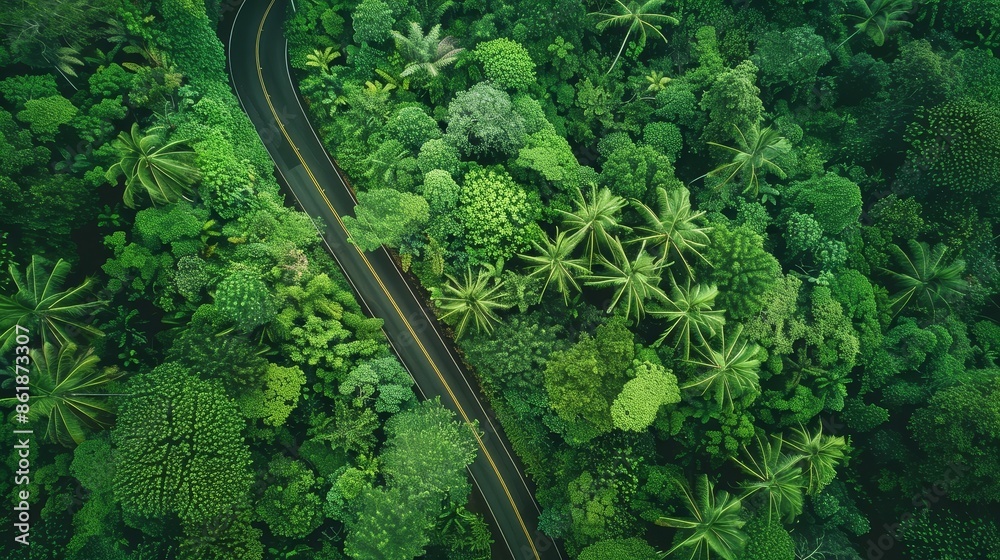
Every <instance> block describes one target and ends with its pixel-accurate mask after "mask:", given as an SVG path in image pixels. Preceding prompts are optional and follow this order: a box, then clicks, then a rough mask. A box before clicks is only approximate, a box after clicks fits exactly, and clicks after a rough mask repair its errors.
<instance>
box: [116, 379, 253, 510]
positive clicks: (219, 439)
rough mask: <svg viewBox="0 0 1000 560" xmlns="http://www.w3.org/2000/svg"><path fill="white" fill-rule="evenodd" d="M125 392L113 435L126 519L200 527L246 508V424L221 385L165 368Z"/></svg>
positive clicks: (119, 495) (119, 493) (118, 492)
mask: <svg viewBox="0 0 1000 560" xmlns="http://www.w3.org/2000/svg"><path fill="white" fill-rule="evenodd" d="M127 387H128V392H129V394H131V395H132V396H131V397H129V398H127V399H124V400H123V401H122V402H121V404H120V405H119V409H118V420H117V424H116V426H115V428H114V429H113V430H112V432H111V440H112V442H113V444H114V458H115V474H114V492H115V496H116V498H117V499H118V500H119V501H120V503H121V506H122V510H123V511H124V512H125V513H126V514H128V515H129V516H133V518H134V519H142V518H152V519H156V518H161V519H162V518H167V517H169V516H177V517H179V518H180V519H181V520H183V521H186V522H190V523H199V522H204V521H206V520H208V519H210V518H212V517H213V516H216V515H219V514H222V513H223V512H225V511H227V510H229V509H230V508H233V507H237V506H239V505H241V504H244V503H246V500H247V498H248V492H249V490H250V481H251V477H250V472H249V470H248V469H247V466H248V465H249V463H250V453H249V450H248V449H247V447H246V444H245V443H244V442H243V437H242V435H241V433H240V432H241V429H242V427H243V421H242V420H241V419H240V417H239V414H238V413H237V410H236V405H235V404H234V403H233V402H232V401H231V400H229V398H228V397H226V395H225V393H224V392H223V390H222V387H221V385H220V384H219V383H218V382H210V381H203V380H201V379H198V378H197V377H195V376H193V375H192V374H191V373H190V372H189V371H188V370H187V369H186V368H184V367H182V366H179V365H176V364H171V363H167V364H164V365H162V366H160V367H158V368H157V369H156V370H154V371H153V372H151V373H149V374H146V375H142V376H139V377H137V378H135V379H134V380H133V381H132V382H131V383H129V384H128V386H127Z"/></svg>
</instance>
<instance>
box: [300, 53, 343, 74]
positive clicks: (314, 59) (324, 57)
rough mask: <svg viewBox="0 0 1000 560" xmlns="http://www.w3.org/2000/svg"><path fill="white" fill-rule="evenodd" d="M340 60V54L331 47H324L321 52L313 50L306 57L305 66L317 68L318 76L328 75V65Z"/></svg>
mask: <svg viewBox="0 0 1000 560" xmlns="http://www.w3.org/2000/svg"><path fill="white" fill-rule="evenodd" d="M338 58H340V53H339V52H337V50H336V49H334V48H333V47H326V48H325V49H323V50H319V49H313V52H311V53H309V54H307V55H306V66H311V67H313V68H318V69H319V73H320V74H329V73H330V64H331V63H332V62H333V61H334V60H337V59H338Z"/></svg>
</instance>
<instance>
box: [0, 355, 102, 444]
mask: <svg viewBox="0 0 1000 560" xmlns="http://www.w3.org/2000/svg"><path fill="white" fill-rule="evenodd" d="M97 361H98V360H97V356H95V355H94V354H93V351H92V350H91V349H87V350H79V349H78V347H77V346H76V345H75V344H73V343H67V344H65V345H63V346H62V347H60V346H57V345H55V344H52V343H49V342H45V343H44V344H43V345H42V347H41V348H40V349H39V348H35V349H33V350H32V351H31V362H32V366H33V368H32V369H33V371H32V375H31V376H30V377H31V381H30V383H29V385H28V386H29V389H30V391H31V409H30V412H29V416H28V417H29V419H30V420H31V421H36V420H45V421H46V428H45V436H44V437H45V438H47V439H48V440H49V441H51V442H53V443H57V444H60V445H63V446H66V447H75V446H76V445H77V444H79V443H80V442H82V441H83V440H84V439H85V438H86V433H87V431H88V430H99V429H102V428H107V427H109V426H110V425H111V417H112V413H111V407H110V406H109V405H108V404H107V403H106V402H105V401H104V399H103V398H102V393H103V386H104V385H105V384H107V383H108V382H110V381H112V380H113V379H114V376H113V375H111V374H110V373H109V371H107V370H103V369H100V368H98V367H97ZM16 402H17V399H15V398H7V399H2V400H0V404H4V405H8V406H11V405H14V404H16Z"/></svg>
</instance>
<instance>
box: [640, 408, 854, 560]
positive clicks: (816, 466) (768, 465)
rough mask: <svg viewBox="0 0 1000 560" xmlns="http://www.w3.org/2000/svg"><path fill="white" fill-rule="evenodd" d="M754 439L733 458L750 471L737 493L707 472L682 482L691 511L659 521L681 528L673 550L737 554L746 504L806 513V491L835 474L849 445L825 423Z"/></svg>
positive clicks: (784, 516) (788, 517)
mask: <svg viewBox="0 0 1000 560" xmlns="http://www.w3.org/2000/svg"><path fill="white" fill-rule="evenodd" d="M753 443H755V445H754V446H753V448H749V447H746V446H744V447H743V450H742V451H743V457H740V458H734V459H733V460H734V461H735V463H736V464H737V466H739V468H740V470H742V471H743V472H744V473H745V474H746V475H747V479H746V480H745V481H743V482H742V483H741V484H739V485H738V492H739V495H738V496H734V495H731V494H730V493H729V492H727V491H725V490H716V489H715V487H714V485H713V484H712V482H711V481H710V480H709V479H708V476H707V475H702V476H700V477H699V478H698V480H697V481H696V483H695V486H694V489H690V488H688V487H687V486H684V485H682V489H683V492H684V495H685V497H686V501H687V503H686V506H687V509H688V513H689V516H688V517H661V518H660V519H658V520H657V521H656V524H657V525H661V526H664V527H672V528H675V529H677V530H678V531H679V533H680V537H679V538H678V541H677V544H676V545H675V546H674V547H673V548H672V549H671V550H670V551H669V552H668V555H672V554H674V553H675V552H679V554H686V555H687V557H688V558H690V559H691V560H694V559H705V560H708V559H711V558H714V557H718V558H723V559H725V560H735V559H736V558H737V557H738V556H739V553H740V552H741V551H742V549H743V546H744V544H745V543H746V538H747V536H746V533H744V532H743V525H744V523H745V519H744V515H743V513H742V510H743V505H744V504H745V503H754V504H759V506H758V507H757V509H758V511H757V512H755V513H757V514H758V515H767V517H768V519H769V520H770V519H773V518H779V519H781V520H782V521H786V522H790V521H792V520H794V519H795V517H796V516H797V515H799V514H800V513H802V505H803V502H804V497H805V495H806V494H809V495H813V496H814V495H816V494H818V493H819V492H820V491H821V490H822V489H823V487H825V486H826V485H827V484H829V483H830V482H831V481H832V480H833V479H834V477H835V476H836V468H837V466H838V465H839V464H840V463H841V462H842V461H843V460H844V457H845V451H846V447H847V442H846V441H845V440H844V438H843V437H842V436H831V435H826V434H824V433H823V429H822V426H820V427H819V428H817V429H816V430H812V431H810V430H808V429H806V428H805V427H802V426H799V427H797V428H793V429H792V430H791V434H790V436H789V437H787V438H785V437H781V436H778V437H773V438H770V439H767V438H760V437H757V438H755V440H754V442H753ZM783 448H788V449H790V450H791V452H784V451H783ZM761 510H762V511H761ZM678 557H680V556H678Z"/></svg>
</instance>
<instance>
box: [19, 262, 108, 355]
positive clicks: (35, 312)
mask: <svg viewBox="0 0 1000 560" xmlns="http://www.w3.org/2000/svg"><path fill="white" fill-rule="evenodd" d="M47 266H48V262H47V261H46V260H45V259H43V258H42V257H39V256H37V255H35V256H32V257H31V263H30V264H29V265H28V267H27V269H26V271H25V272H24V273H22V272H21V271H20V270H19V269H18V268H17V266H15V265H13V264H11V265H10V276H11V279H13V281H14V285H15V287H16V288H17V292H15V293H14V295H11V296H4V295H0V348H3V349H6V348H9V347H10V345H12V344H13V343H14V339H15V335H16V330H17V327H18V326H21V327H25V328H28V329H31V330H33V331H34V332H37V333H40V334H41V335H42V338H43V339H44V340H47V341H49V342H52V343H55V344H60V345H63V344H66V343H67V342H71V341H73V340H74V339H77V338H79V337H78V335H83V336H99V335H101V334H102V333H101V331H100V330H98V329H96V328H95V327H93V326H91V325H90V324H89V322H88V321H87V317H89V316H90V315H91V314H93V313H94V312H96V311H97V310H98V309H99V308H100V307H101V306H103V305H104V302H103V301H94V300H91V299H90V298H89V295H90V287H91V285H92V283H93V281H92V280H90V279H88V280H85V281H83V283H81V284H79V285H78V286H75V287H73V288H69V289H66V290H64V289H63V285H64V284H65V283H66V279H67V278H68V277H69V273H70V264H69V263H68V262H66V261H64V260H62V259H59V260H58V261H56V263H55V264H54V265H53V266H52V268H51V269H50V270H47Z"/></svg>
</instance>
